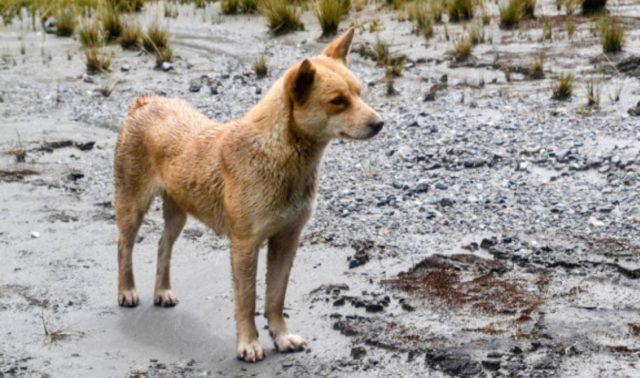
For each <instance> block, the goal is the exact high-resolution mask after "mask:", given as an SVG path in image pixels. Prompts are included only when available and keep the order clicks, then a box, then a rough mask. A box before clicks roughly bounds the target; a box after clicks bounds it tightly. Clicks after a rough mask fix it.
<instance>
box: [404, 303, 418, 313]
mask: <svg viewBox="0 0 640 378" xmlns="http://www.w3.org/2000/svg"><path fill="white" fill-rule="evenodd" d="M401 307H402V309H403V310H405V311H407V312H412V311H415V309H416V308H415V307H414V306H412V305H410V304H408V303H403V304H402V306H401Z"/></svg>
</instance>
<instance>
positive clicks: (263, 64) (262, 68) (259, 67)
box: [252, 55, 268, 77]
mask: <svg viewBox="0 0 640 378" xmlns="http://www.w3.org/2000/svg"><path fill="white" fill-rule="evenodd" d="M252 68H253V72H255V74H256V76H257V77H265V76H267V73H268V69H267V58H266V57H265V56H264V55H262V56H261V57H260V58H258V60H257V61H256V62H255V63H253V67H252Z"/></svg>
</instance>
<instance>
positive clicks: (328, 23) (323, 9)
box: [314, 0, 351, 37]
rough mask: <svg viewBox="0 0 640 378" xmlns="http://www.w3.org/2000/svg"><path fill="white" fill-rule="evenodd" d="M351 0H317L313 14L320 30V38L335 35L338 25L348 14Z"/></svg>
mask: <svg viewBox="0 0 640 378" xmlns="http://www.w3.org/2000/svg"><path fill="white" fill-rule="evenodd" d="M350 8H351V0H317V2H316V4H315V7H314V13H315V15H316V17H317V18H318V22H319V23H320V27H321V28H322V36H323V37H326V36H330V35H334V34H336V31H337V30H338V24H340V21H342V19H343V18H344V17H345V16H346V15H347V14H348V13H349V9H350Z"/></svg>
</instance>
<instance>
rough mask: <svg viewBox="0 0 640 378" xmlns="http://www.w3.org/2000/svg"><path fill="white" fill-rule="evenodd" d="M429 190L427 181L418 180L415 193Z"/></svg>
mask: <svg viewBox="0 0 640 378" xmlns="http://www.w3.org/2000/svg"><path fill="white" fill-rule="evenodd" d="M428 190H429V183H427V182H426V181H424V180H420V181H418V184H417V185H416V188H415V192H416V193H426V192H427V191H428Z"/></svg>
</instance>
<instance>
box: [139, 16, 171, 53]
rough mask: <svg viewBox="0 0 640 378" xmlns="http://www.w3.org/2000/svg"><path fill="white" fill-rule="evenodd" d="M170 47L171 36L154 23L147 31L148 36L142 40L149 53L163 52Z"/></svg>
mask: <svg viewBox="0 0 640 378" xmlns="http://www.w3.org/2000/svg"><path fill="white" fill-rule="evenodd" d="M168 46H169V35H168V33H167V31H166V30H163V29H160V27H159V26H158V24H156V23H154V24H151V25H150V26H149V28H148V29H147V34H146V35H145V36H144V37H143V38H142V47H143V48H144V49H145V50H146V51H148V52H156V51H159V50H163V49H164V48H165V47H168Z"/></svg>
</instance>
